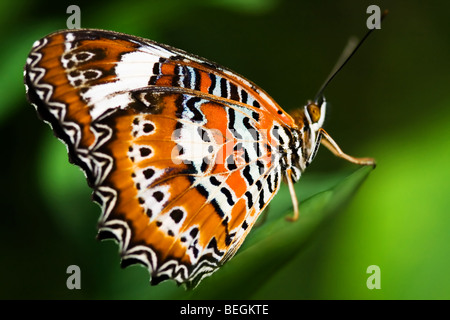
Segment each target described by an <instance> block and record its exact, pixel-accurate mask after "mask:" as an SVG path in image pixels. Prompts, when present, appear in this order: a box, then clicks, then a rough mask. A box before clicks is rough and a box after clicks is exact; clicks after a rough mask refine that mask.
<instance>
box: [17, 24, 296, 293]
mask: <svg viewBox="0 0 450 320" xmlns="http://www.w3.org/2000/svg"><path fill="white" fill-rule="evenodd" d="M25 84H26V86H27V89H28V90H27V93H28V97H29V99H30V101H31V102H32V103H33V104H34V105H35V106H36V108H37V110H38V113H39V114H40V116H41V117H42V118H43V120H44V121H47V122H49V123H50V125H51V126H52V128H53V130H54V132H55V134H56V135H57V136H58V137H59V138H60V139H62V140H63V141H64V142H65V143H66V145H67V147H68V151H69V156H70V160H71V161H72V162H74V163H75V164H77V165H79V166H80V167H81V168H82V169H83V170H84V172H85V173H86V176H87V180H88V183H89V185H90V186H91V187H92V188H93V189H94V200H95V201H96V202H97V203H99V204H100V205H101V207H102V216H101V218H100V222H99V237H100V238H101V239H104V238H113V239H116V240H117V241H118V243H119V246H120V252H121V255H122V263H123V265H124V266H126V265H129V264H132V263H136V262H138V263H142V264H144V265H146V266H147V267H148V269H149V271H150V273H151V274H152V283H153V284H156V283H158V282H160V281H163V280H166V279H174V280H175V281H176V282H177V283H178V284H182V283H185V284H187V285H188V286H195V285H197V284H198V283H199V281H200V280H201V279H202V278H204V277H205V276H207V275H208V274H210V273H212V272H214V271H215V270H216V269H217V268H218V267H219V266H220V265H222V264H223V263H224V262H225V261H226V260H228V259H229V258H231V257H232V256H233V254H234V253H235V252H236V251H237V249H238V248H239V246H240V245H241V244H242V242H243V240H244V239H245V237H246V235H247V234H248V232H249V231H250V229H251V227H252V226H253V224H254V222H255V221H256V219H257V217H258V215H259V214H260V212H261V211H262V210H263V209H264V207H265V206H266V204H267V203H268V202H269V201H270V200H271V198H272V197H273V196H274V195H275V193H276V192H277V190H278V188H279V184H280V181H281V167H280V165H279V161H280V153H279V147H280V146H279V145H280V141H279V139H278V138H279V135H278V134H276V133H274V132H275V131H277V130H278V129H279V128H283V127H285V126H286V125H290V124H292V122H293V121H292V118H290V116H289V115H287V114H285V113H284V111H281V112H280V111H279V110H281V109H280V108H279V107H278V106H277V105H276V104H275V102H273V100H272V99H271V98H269V97H268V96H267V95H266V94H265V93H264V92H263V91H262V90H261V89H259V88H258V87H257V86H255V85H254V84H252V83H251V82H249V81H248V80H245V79H244V78H242V77H240V76H238V75H237V74H235V73H233V72H232V71H230V70H228V69H225V68H222V67H220V66H218V65H216V64H214V63H212V62H210V61H207V60H205V59H202V58H199V57H196V56H193V55H189V54H187V53H185V52H184V51H181V50H179V49H175V48H172V47H169V46H165V45H160V44H157V43H155V42H152V41H150V40H145V39H141V38H137V37H131V36H126V35H123V34H118V33H113V32H107V31H99V30H76V31H75V30H74V31H67V32H59V33H55V34H52V35H49V36H48V37H46V38H44V39H42V40H40V41H38V42H36V43H35V45H34V47H33V50H32V52H31V53H30V55H29V58H28V61H27V65H26V69H25ZM285 140H286V139H285Z"/></svg>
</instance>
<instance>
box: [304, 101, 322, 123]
mask: <svg viewBox="0 0 450 320" xmlns="http://www.w3.org/2000/svg"><path fill="white" fill-rule="evenodd" d="M307 110H308V114H309V117H310V118H311V120H312V121H313V122H318V121H319V119H320V109H319V107H318V106H317V105H316V104H315V103H310V104H309V105H308V107H307Z"/></svg>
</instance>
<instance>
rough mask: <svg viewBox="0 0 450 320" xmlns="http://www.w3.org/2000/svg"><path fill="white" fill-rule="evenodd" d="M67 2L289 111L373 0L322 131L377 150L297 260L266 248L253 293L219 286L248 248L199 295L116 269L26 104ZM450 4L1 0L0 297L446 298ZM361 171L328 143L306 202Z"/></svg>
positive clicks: (81, 189) (302, 189) (89, 211)
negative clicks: (369, 167)
mask: <svg viewBox="0 0 450 320" xmlns="http://www.w3.org/2000/svg"><path fill="white" fill-rule="evenodd" d="M70 4H77V5H78V6H79V7H80V8H81V26H82V27H84V28H102V29H108V30H115V31H120V32H125V33H129V34H134V35H138V36H142V37H146V38H150V39H153V40H156V41H159V42H162V43H166V44H170V45H172V46H175V47H178V48H182V49H184V50H186V51H188V52H192V53H195V54H197V55H200V56H204V57H207V58H208V59H210V60H213V61H216V62H218V63H220V64H222V65H224V66H227V67H229V68H231V69H233V70H235V71H237V72H238V73H240V74H242V75H244V76H245V77H247V78H249V79H250V80H252V81H254V82H255V83H257V84H258V85H260V86H261V87H262V88H264V90H266V91H267V92H268V93H269V94H270V95H271V96H272V97H273V98H274V99H275V100H276V101H277V102H278V103H279V104H280V105H281V106H282V107H283V108H284V109H286V110H292V109H294V108H296V107H299V106H302V105H303V104H304V103H305V101H306V100H308V99H311V98H313V97H314V95H315V93H316V91H317V90H318V88H319V87H320V85H321V84H322V82H323V81H324V79H325V77H326V76H327V75H328V73H329V72H330V70H331V68H332V67H333V65H334V63H335V61H336V59H337V58H338V56H339V55H340V53H341V51H342V49H343V47H344V46H345V44H346V42H347V40H348V38H349V36H352V35H356V36H358V37H362V35H363V34H364V33H365V32H366V30H367V29H366V19H367V18H368V14H366V8H367V7H368V6H369V5H371V4H376V5H379V6H380V7H381V8H382V9H386V8H387V9H389V10H390V14H389V16H388V17H387V19H386V20H385V21H384V22H383V24H382V29H381V30H379V31H376V32H374V34H373V35H372V36H371V37H370V38H369V40H368V41H367V42H366V43H365V44H364V46H363V47H362V48H361V50H360V51H359V52H358V53H357V54H356V55H355V57H354V58H353V59H352V60H351V62H350V63H349V64H348V65H347V66H346V67H345V68H344V70H343V71H342V72H341V73H340V74H339V75H338V77H337V78H336V79H335V80H334V81H333V82H332V84H331V85H330V86H329V87H328V89H327V90H326V92H325V95H326V97H327V99H328V101H329V103H330V106H329V109H328V114H327V120H326V123H325V129H326V130H327V131H328V132H329V133H330V135H331V136H332V137H333V138H334V139H335V140H336V141H337V142H338V143H339V144H340V146H341V147H342V148H343V150H344V151H346V152H347V153H349V154H352V155H355V156H372V157H374V158H376V159H377V164H378V166H377V168H376V169H375V170H374V171H372V172H371V173H370V175H369V176H368V177H367V179H366V180H365V181H364V183H362V185H361V187H360V188H359V189H358V191H357V192H356V193H355V194H354V196H352V197H351V198H350V199H349V200H348V201H347V202H346V205H344V206H340V207H339V208H340V209H339V210H337V212H335V214H333V215H330V216H328V217H327V218H326V219H325V221H324V223H321V224H320V226H319V227H317V228H314V230H312V231H311V232H310V233H309V235H308V237H307V239H306V240H304V241H303V244H302V246H301V249H300V250H299V251H298V252H297V253H296V254H295V255H293V256H292V258H291V259H289V261H288V262H286V263H284V262H283V264H282V265H277V264H276V261H274V260H275V259H277V257H276V256H270V255H268V256H265V257H264V259H265V260H266V261H267V263H266V264H265V265H264V266H266V265H270V264H271V263H274V265H277V267H274V268H272V269H271V270H270V276H267V277H266V278H265V279H263V281H259V280H258V286H256V287H254V289H252V290H247V291H246V292H245V294H239V292H241V291H240V290H239V287H233V288H231V289H230V288H224V287H221V286H220V285H216V284H215V282H214V281H215V277H217V278H222V279H227V276H229V277H234V276H235V275H233V273H232V272H228V275H227V270H236V268H237V267H234V269H233V265H232V264H234V265H235V266H236V265H238V264H239V263H240V256H244V254H242V252H240V253H239V254H238V255H237V256H236V257H235V259H236V262H234V259H233V260H232V261H230V263H229V264H230V266H228V264H227V265H225V266H224V267H223V268H222V269H223V270H220V271H218V272H217V273H216V274H215V275H214V276H213V277H211V278H209V279H208V280H206V281H205V282H204V284H202V285H201V286H200V287H199V289H198V291H197V292H200V293H196V291H194V292H186V291H185V290H184V289H183V288H178V287H177V286H176V285H175V284H174V283H171V282H168V283H163V284H161V285H159V286H157V287H151V286H150V285H149V284H148V279H149V276H148V273H147V272H146V270H144V269H143V268H141V267H130V268H128V269H125V270H122V269H120V267H119V257H118V254H117V251H118V249H117V245H115V244H114V243H113V242H98V241H96V240H95V235H96V222H97V219H98V217H99V214H100V209H99V208H98V207H97V206H96V205H95V204H94V203H92V202H91V201H90V194H91V190H90V189H89V188H88V187H87V184H86V182H85V179H84V176H83V174H82V173H81V171H80V170H78V168H76V167H74V166H72V165H70V164H69V163H68V161H67V154H66V150H65V147H64V145H63V144H62V143H60V142H59V141H58V140H57V139H55V138H54V136H53V134H52V132H51V130H50V128H49V127H48V126H47V125H46V124H44V123H43V122H41V121H39V120H38V118H37V116H36V112H35V111H34V109H33V107H32V106H31V105H29V104H28V103H27V101H26V97H25V89H24V86H23V66H24V64H25V60H26V57H27V55H28V52H29V50H30V48H31V45H32V43H33V42H34V41H35V40H37V39H39V38H41V37H43V36H44V35H46V34H47V33H50V32H53V31H55V30H58V29H64V28H66V20H67V18H68V16H69V15H68V14H66V8H67V7H68V6H69V5H70ZM449 12H450V3H449V2H446V1H427V2H422V3H421V4H420V5H419V4H416V3H413V2H406V1H376V2H372V1H350V0H347V1H339V2H337V1H331V0H326V1H321V2H320V3H319V2H318V1H312V0H311V1H282V0H251V1H250V0H249V1H243V0H242V1H238V0H219V1H200V0H199V1H185V0H178V1H150V0H148V1H134V0H129V1H118V0H113V1H111V0H109V1H98V2H96V3H95V4H93V3H91V1H79V2H77V3H69V2H67V3H65V2H64V1H54V4H52V5H50V4H48V3H46V4H43V3H42V2H38V1H36V2H29V1H25V0H16V1H2V2H0V35H1V39H2V45H1V50H0V71H1V76H0V93H1V100H0V137H1V138H0V139H1V145H2V150H3V151H2V156H1V157H0V165H1V169H2V174H1V179H2V180H1V181H2V183H1V193H0V194H1V198H0V199H1V207H0V208H1V213H2V215H1V216H2V218H1V222H0V243H1V247H0V248H1V258H0V259H1V260H0V261H1V263H0V298H3V299H5V298H7V299H11V298H12V299H22V298H26V299H38V298H40V299H55V298H56V299H128V298H133V299H172V298H176V299H180V298H181V299H182V298H208V297H211V298H257V299H449V298H450V272H449V271H450V192H449V189H450V188H449V180H450V169H449V165H450V148H449V147H450V142H449V134H450V127H449V124H450V90H449V83H450V72H449V71H450V23H449V19H448V14H449ZM356 169H357V168H356V167H355V166H354V165H351V164H349V163H346V162H345V161H343V160H340V159H336V158H334V157H333V156H332V155H331V154H330V153H329V152H328V151H326V149H325V148H322V149H321V151H320V152H319V154H318V156H317V157H316V160H315V162H314V163H313V164H312V165H311V167H310V168H308V171H307V173H306V174H305V177H304V179H302V180H301V181H300V182H299V184H298V190H299V198H300V199H301V200H302V199H306V198H307V197H309V196H310V195H311V194H314V191H313V190H321V189H324V188H326V186H328V185H331V184H332V182H330V181H339V180H340V179H341V177H344V176H346V175H348V173H349V172H353V171H355V170H356ZM286 191H287V190H286V188H283V189H282V190H281V192H280V193H279V195H278V196H277V197H278V202H276V201H274V203H275V204H274V205H273V206H272V208H271V211H270V212H269V217H270V215H271V214H272V213H273V212H279V211H283V212H281V214H283V215H285V214H289V207H287V208H284V209H283V210H282V209H280V208H281V206H279V205H277V203H278V204H279V203H281V202H283V201H280V199H286V200H285V201H284V202H285V203H289V201H290V200H289V195H288V194H287V192H286ZM276 200H277V199H276ZM285 206H286V204H285ZM306 211H307V212H308V213H310V214H312V215H313V214H314V212H313V211H314V210H310V211H308V210H306ZM317 214H320V213H317ZM297 223H302V220H301V219H300V220H299V221H298V222H297ZM263 230H264V229H263ZM257 232H258V230H257V231H256V232H255V233H257ZM259 234H261V232H259ZM251 237H252V235H250V237H249V241H252V240H253V239H251ZM299 237H302V235H301V234H299ZM255 241H256V240H255ZM255 241H254V242H255ZM244 253H245V252H244ZM72 264H75V265H78V266H80V268H81V279H82V284H81V285H82V289H81V290H68V289H67V287H66V279H67V277H68V274H66V268H67V267H68V266H69V265H72ZM370 265H378V266H379V267H380V270H381V289H379V290H376V289H374V290H369V289H368V288H367V286H366V280H367V278H368V276H369V274H367V273H366V269H367V267H368V266H370ZM238 269H239V268H237V270H238ZM230 274H231V275H230ZM216 275H217V276H216ZM248 281H249V282H251V279H249V280H248ZM246 282H247V281H245V280H244V281H243V282H242V283H241V286H242V288H245V287H247V283H246ZM218 283H220V282H218ZM202 286H203V288H202ZM252 288H253V287H252Z"/></svg>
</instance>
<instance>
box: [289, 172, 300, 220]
mask: <svg viewBox="0 0 450 320" xmlns="http://www.w3.org/2000/svg"><path fill="white" fill-rule="evenodd" d="M286 180H287V183H288V186H289V193H290V194H291V199H292V206H293V208H294V215H293V216H292V217H286V220H288V221H296V220H297V219H298V216H299V210H298V200H297V195H296V194H295V189H294V182H293V181H292V178H291V170H290V169H288V170H287V171H286Z"/></svg>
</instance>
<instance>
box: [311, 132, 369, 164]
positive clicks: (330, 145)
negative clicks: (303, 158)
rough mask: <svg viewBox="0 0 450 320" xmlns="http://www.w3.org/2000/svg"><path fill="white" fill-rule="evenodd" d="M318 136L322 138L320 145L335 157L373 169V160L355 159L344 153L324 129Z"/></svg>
mask: <svg viewBox="0 0 450 320" xmlns="http://www.w3.org/2000/svg"><path fill="white" fill-rule="evenodd" d="M319 134H320V135H321V136H322V140H321V143H322V144H323V145H324V146H325V147H326V148H327V149H328V150H330V151H331V152H332V153H333V154H334V155H335V156H337V157H339V158H342V159H345V160H347V161H350V162H351V163H356V164H359V165H362V166H373V167H374V168H375V165H376V163H375V159H373V158H355V157H352V156H349V155H348V154H346V153H344V152H343V151H342V150H341V148H339V146H338V145H337V143H336V142H335V141H334V140H333V139H332V138H331V137H330V136H329V135H328V133H327V132H326V131H325V130H324V129H322V128H321V129H320V130H319Z"/></svg>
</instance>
